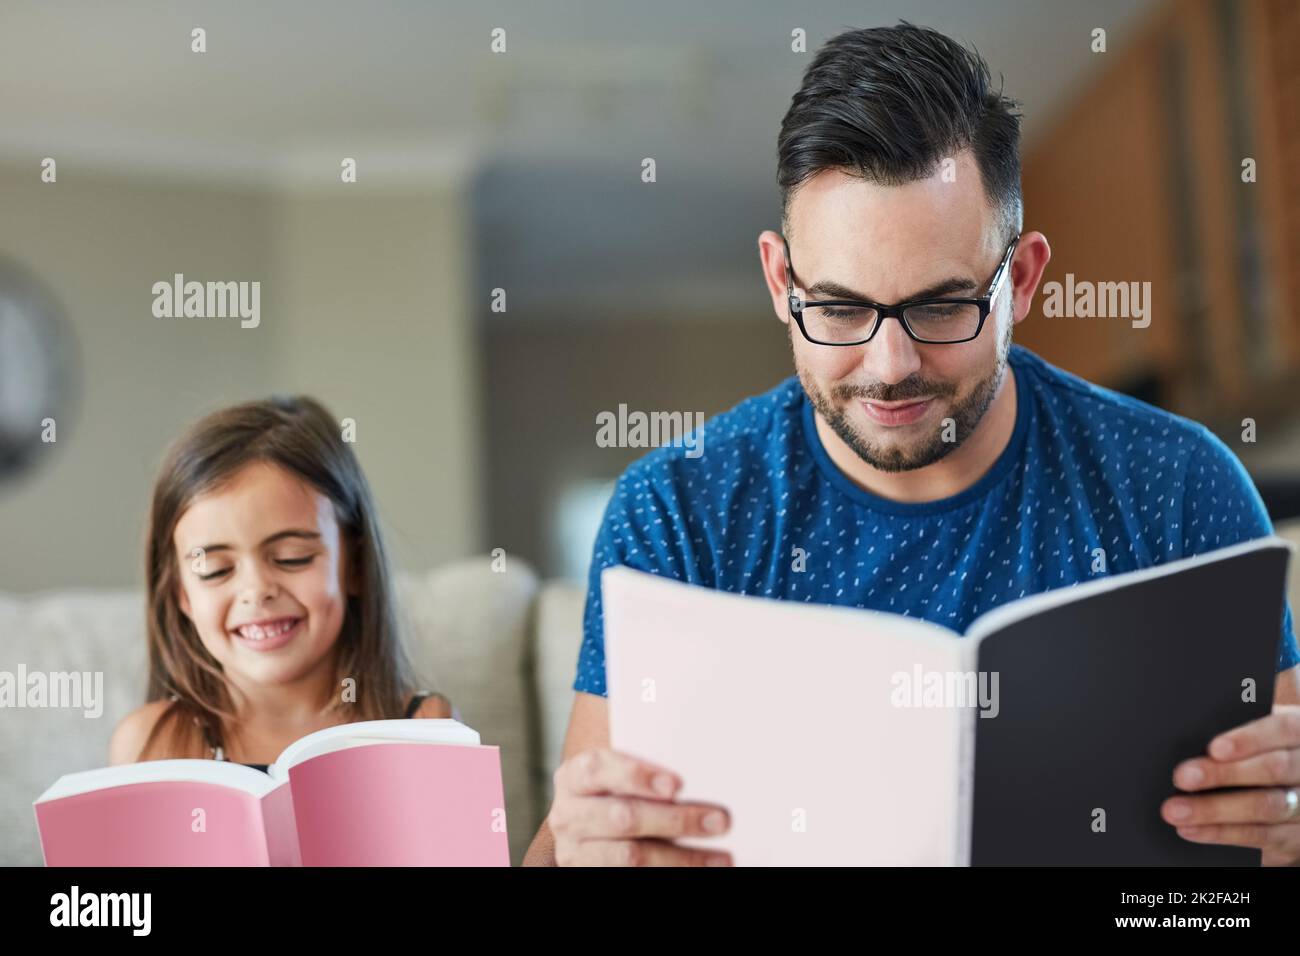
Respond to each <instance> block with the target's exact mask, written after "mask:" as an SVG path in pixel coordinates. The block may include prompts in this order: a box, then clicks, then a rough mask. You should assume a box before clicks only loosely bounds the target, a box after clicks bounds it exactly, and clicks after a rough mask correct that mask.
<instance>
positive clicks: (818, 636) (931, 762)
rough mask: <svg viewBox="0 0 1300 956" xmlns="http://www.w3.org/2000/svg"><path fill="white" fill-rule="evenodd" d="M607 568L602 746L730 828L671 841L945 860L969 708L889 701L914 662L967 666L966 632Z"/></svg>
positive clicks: (811, 855)
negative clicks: (663, 779)
mask: <svg viewBox="0 0 1300 956" xmlns="http://www.w3.org/2000/svg"><path fill="white" fill-rule="evenodd" d="M602 580H603V594H604V608H605V641H606V655H607V657H606V662H607V674H608V687H609V707H610V733H611V742H612V745H613V746H614V748H615V749H617V750H621V751H624V752H628V753H631V754H632V755H634V756H639V757H641V758H643V759H646V760H649V761H651V762H652V763H656V764H659V765H662V766H664V767H666V768H668V769H670V770H672V771H674V772H676V773H678V774H679V775H680V776H681V777H682V780H683V789H682V790H681V791H680V794H679V799H682V800H688V801H690V800H698V801H702V802H707V803H717V804H721V805H723V806H725V807H727V808H728V809H729V811H730V812H731V816H732V829H731V831H730V833H728V834H725V835H723V836H721V837H713V838H706V839H695V840H684V841H681V842H683V843H684V844H685V845H694V846H701V847H714V848H721V849H726V850H728V851H730V852H731V853H732V854H733V857H734V860H735V862H736V863H737V864H738V865H774V866H777V865H795V866H799V865H852V864H874V865H905V864H914V865H950V864H952V863H954V862H955V854H956V848H957V846H958V840H959V836H958V813H959V806H958V801H959V787H958V779H957V773H958V765H959V759H960V758H959V748H960V743H961V719H962V713H963V709H961V708H945V707H925V706H920V705H914V706H900V705H899V703H900V701H901V700H913V701H914V700H915V698H904V697H903V696H902V695H901V694H900V691H901V689H902V688H903V687H904V683H907V682H911V681H912V679H913V676H914V675H915V674H916V673H918V672H919V673H922V674H924V673H929V672H935V671H937V672H941V673H946V672H949V671H954V670H956V669H959V668H961V667H962V666H963V663H962V662H963V661H964V659H965V658H964V656H963V652H962V646H963V644H964V641H963V640H962V639H961V638H959V637H958V636H957V635H955V634H953V633H952V632H950V631H947V630H946V629H944V628H942V627H939V626H938V625H935V624H931V623H928V622H925V621H921V620H919V619H915V618H907V617H902V616H899V615H891V614H880V613H876V612H872V611H862V610H857V609H850V608H841V607H831V606H826V605H817V604H802V603H798V602H792V601H776V600H769V599H765V598H754V597H740V596H737V595H734V594H727V593H724V592H718V591H712V590H709V589H705V588H699V587H692V586H689V585H685V584H682V583H680V582H676V581H673V580H670V579H666V578H661V577H658V576H655V575H649V574H644V573H641V572H638V571H633V570H630V569H628V568H616V569H611V570H608V571H606V572H605V573H604V575H603V578H602ZM897 675H905V682H904V683H896V682H895V680H894V678H895V677H896V676H897ZM918 696H919V695H918Z"/></svg>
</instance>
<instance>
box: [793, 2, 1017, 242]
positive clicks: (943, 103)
mask: <svg viewBox="0 0 1300 956" xmlns="http://www.w3.org/2000/svg"><path fill="white" fill-rule="evenodd" d="M1018 105H1019V104H1017V103H1016V102H1015V101H1014V100H1010V99H1008V98H1007V97H1005V96H1003V95H1002V91H1001V89H998V90H994V89H993V88H992V82H991V80H990V78H989V68H988V65H987V64H986V63H985V62H984V60H983V58H982V57H981V56H980V55H979V53H978V52H977V51H975V50H973V49H967V48H966V47H964V46H962V45H961V44H960V43H957V42H956V41H955V40H952V39H949V38H948V37H946V36H944V35H943V34H942V33H939V32H937V31H935V30H930V29H927V28H925V27H918V26H913V25H912V24H910V23H907V22H905V21H903V22H900V23H899V24H898V26H893V27H874V28H872V29H867V30H850V31H848V32H845V33H841V34H839V35H838V36H835V37H833V38H832V39H830V40H828V41H827V42H826V44H825V45H824V46H823V47H822V48H821V49H820V50H818V51H817V55H816V56H815V57H814V59H813V61H812V63H811V64H810V65H809V67H808V69H807V71H806V72H805V73H804V77H803V85H802V86H801V87H800V88H799V92H797V93H796V94H795V95H794V98H793V99H792V100H791V102H790V109H789V110H788V111H787V112H786V114H785V119H784V120H782V122H781V135H780V137H779V138H778V140H777V155H778V162H777V182H778V183H779V184H780V187H781V222H782V227H783V229H784V230H785V232H786V235H787V236H789V234H790V233H789V218H788V217H789V203H790V200H791V198H792V197H793V195H794V193H795V192H796V191H797V190H798V189H799V187H800V186H802V185H803V184H804V183H805V182H807V181H808V180H809V179H811V178H812V177H814V176H815V175H817V174H818V173H820V172H822V171H823V170H826V169H841V170H843V171H845V172H848V173H851V174H853V175H857V176H860V177H861V178H862V179H864V180H866V181H867V182H872V183H877V184H879V185H882V186H901V185H903V184H905V183H909V182H913V181H915V180H918V179H925V178H928V177H930V176H932V175H934V173H935V171H936V169H937V168H938V166H939V164H940V162H941V161H942V160H943V159H945V158H947V157H953V156H955V154H956V153H958V152H961V151H962V150H965V149H967V148H970V149H971V150H972V151H973V153H974V156H975V161H976V164H977V165H978V167H979V171H980V177H981V178H982V180H983V184H984V192H985V195H986V196H987V197H988V201H989V203H990V204H991V205H992V206H993V207H994V208H995V209H996V210H997V212H998V215H999V221H1000V224H1001V227H1002V229H1003V231H1004V234H1005V235H1004V239H1003V241H1004V242H1009V241H1010V240H1011V237H1012V236H1014V235H1016V234H1017V233H1019V232H1020V229H1021V222H1022V215H1023V213H1022V203H1021V195H1020V114H1019V112H1017V111H1016V108H1017V106H1018Z"/></svg>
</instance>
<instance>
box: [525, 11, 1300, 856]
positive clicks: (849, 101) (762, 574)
mask: <svg viewBox="0 0 1300 956" xmlns="http://www.w3.org/2000/svg"><path fill="white" fill-rule="evenodd" d="M1012 106H1013V104H1012V103H1011V102H1010V101H1009V100H1007V99H1005V98H1004V97H1003V96H1001V94H1000V93H998V92H996V91H994V90H991V89H990V82H989V74H988V69H987V67H986V66H985V64H984V62H983V61H982V60H981V59H980V58H979V56H978V54H975V53H973V52H971V51H968V50H966V49H965V48H963V47H962V46H960V45H958V44H956V43H955V42H953V41H951V40H949V39H948V38H946V37H944V36H942V35H941V34H938V33H936V32H934V31H931V30H925V29H920V28H917V27H913V26H911V25H908V24H900V25H899V26H897V27H892V28H885V29H872V30H859V31H851V32H848V33H844V34H841V35H840V36H838V37H836V38H834V39H832V40H831V41H830V42H829V43H827V44H826V46H825V47H824V48H823V49H822V50H821V51H819V52H818V54H817V56H816V58H815V59H814V61H813V63H812V64H811V66H810V67H809V69H808V71H807V73H806V74H805V76H804V81H803V86H802V88H801V89H800V91H799V92H798V93H797V94H796V95H795V97H794V100H793V102H792V104H791V106H790V109H789V111H788V113H787V114H786V117H785V120H784V123H783V125H782V128H781V134H780V140H779V172H778V180H779V183H780V186H781V190H782V227H783V232H784V237H783V236H782V235H779V234H777V233H774V232H770V231H769V232H764V233H763V234H762V235H760V236H759V242H758V244H759V253H760V258H761V261H762V265H763V274H764V278H765V279H766V280H767V286H768V290H769V292H770V293H771V296H772V305H773V308H774V309H775V311H776V314H777V317H778V318H779V319H780V320H781V321H782V322H785V323H786V325H787V327H788V332H789V335H790V347H791V351H792V354H793V358H794V366H795V369H796V371H797V373H798V375H797V379H796V378H791V379H789V380H787V381H786V382H784V383H782V384H781V385H779V386H778V387H777V388H775V389H773V390H772V391H770V392H768V393H767V394H765V395H760V396H758V397H755V398H751V399H749V400H748V401H745V402H743V403H742V404H740V405H739V406H737V407H736V408H734V409H732V410H731V411H729V412H727V413H725V414H723V415H721V416H719V417H718V418H716V419H714V420H713V421H712V422H710V423H709V424H708V425H706V426H705V432H706V433H707V436H708V448H707V452H706V454H705V455H704V456H703V457H702V458H700V459H698V460H695V461H692V460H687V459H686V458H685V457H684V456H683V454H682V452H681V449H669V448H664V449H659V450H658V451H656V452H654V453H652V454H650V455H648V456H646V457H645V458H643V459H641V460H640V461H638V462H637V463H635V464H634V465H633V466H632V467H631V468H629V469H628V470H627V472H626V473H625V474H624V475H623V476H622V478H621V479H620V481H619V483H618V486H617V488H616V491H615V493H614V495H613V498H612V500H611V501H610V504H609V507H608V510H607V512H606V516H605V520H604V524H603V526H602V529H601V531H600V534H599V537H598V539H597V541H596V547H595V553H594V558H593V561H592V568H591V578H590V584H589V591H588V595H587V607H586V619H585V628H584V629H585V637H584V642H583V646H582V651H581V655H580V660H579V665H578V676H577V680H576V682H575V683H574V689H575V690H576V691H577V695H576V699H575V701H574V707H573V712H572V716H571V719H570V724H569V731H568V736H567V739H566V742H565V747H564V763H563V765H562V766H561V767H560V768H559V770H558V771H557V772H556V774H555V788H556V792H555V800H554V804H553V806H552V809H551V812H550V814H549V816H548V818H547V821H546V823H545V824H544V825H543V826H542V828H541V830H540V831H539V832H538V834H537V836H536V838H535V839H534V841H533V844H532V846H531V847H530V849H529V852H528V855H527V857H526V859H525V862H526V863H528V864H555V863H558V864H561V865H568V864H596V865H619V864H631V865H707V864H714V863H719V864H723V865H726V864H727V863H729V862H730V860H729V858H728V856H727V854H725V853H720V852H717V851H715V850H710V849H697V848H688V847H683V846H680V845H678V844H676V843H674V842H673V841H674V839H676V838H679V837H688V836H706V835H714V834H717V833H719V832H723V831H725V829H726V828H727V826H728V825H729V820H728V817H727V813H726V808H725V807H718V806H712V805H708V804H702V803H686V802H680V801H676V800H674V799H673V796H674V794H675V793H676V792H677V791H678V790H679V789H680V787H681V786H682V781H681V780H680V779H679V778H678V777H677V776H676V775H675V774H674V773H673V772H672V769H671V768H667V767H657V766H652V765H649V764H646V763H645V762H643V761H640V760H637V759H635V758H633V757H630V756H628V755H625V754H620V753H616V752H613V751H611V750H610V749H609V724H608V716H607V703H606V699H605V696H604V695H605V673H604V641H603V631H602V614H601V596H600V572H601V571H602V570H603V569H604V568H606V567H608V566H610V565H614V564H626V565H630V566H632V567H635V568H639V569H642V570H648V571H654V572H656V573H659V574H663V575H670V576H672V577H675V578H679V579H682V580H685V581H689V582H692V583H696V584H700V585H704V586H707V587H712V588H718V589H723V590H728V591H735V592H740V593H747V594H758V595H765V596H770V597H778V598H786V599H790V600H813V601H818V602H822V603H828V604H846V605H851V606H856V607H870V608H877V609H882V610H887V611H893V612H895V613H908V614H912V615H916V616H921V617H924V618H927V619H930V620H934V621H936V622H937V623H940V624H944V625H947V626H949V627H951V628H953V629H954V630H957V631H961V630H964V628H965V627H966V625H967V624H968V623H970V621H971V620H973V619H974V618H975V617H976V616H978V615H979V614H980V613H982V612H984V611H987V610H988V609H989V608H991V607H993V606H995V605H998V604H1000V603H1003V602H1006V601H1008V600H1013V599H1015V598H1019V597H1022V596H1024V595H1027V594H1032V593H1036V592H1039V591H1044V590H1047V589H1049V588H1055V587H1061V586H1066V585H1070V584H1074V583H1077V582H1079V581H1083V580H1087V579H1090V578H1092V577H1094V576H1095V575H1094V572H1093V569H1092V564H1093V561H1094V549H1096V548H1101V549H1103V550H1104V552H1105V555H1106V560H1107V573H1110V574H1115V573H1122V572H1125V571H1131V570H1134V569H1137V568H1141V567H1147V566H1150V565H1152V564H1156V563H1160V562H1165V561H1170V560H1174V559H1177V558H1182V557H1186V556H1188V555H1191V554H1197V553H1202V552H1206V551H1211V550H1215V549H1217V548H1220V547H1225V546H1227V545H1230V544H1233V543H1235V542H1238V541H1242V540H1247V539H1250V538H1256V537H1260V536H1263V535H1266V534H1268V533H1270V531H1271V530H1272V529H1271V526H1270V523H1269V519H1268V516H1267V514H1266V513H1265V511H1264V508H1263V505H1262V503H1261V501H1260V499H1259V496H1258V493H1257V492H1256V491H1255V488H1254V486H1253V485H1252V484H1251V482H1250V479H1249V478H1248V476H1247V475H1246V473H1245V471H1244V469H1243V468H1242V466H1241V464H1240V462H1239V461H1238V460H1237V459H1236V457H1235V456H1234V455H1233V453H1232V452H1231V451H1229V450H1228V448H1227V447H1226V446H1225V445H1224V444H1223V443H1222V442H1221V441H1219V440H1218V439H1217V438H1215V437H1214V436H1213V435H1212V434H1211V433H1210V432H1209V431H1208V430H1207V429H1205V428H1204V427H1203V426H1201V425H1199V424H1197V423H1194V422H1191V421H1188V420H1186V419H1183V418H1180V417H1178V416H1175V415H1171V414H1169V413H1167V412H1163V411H1160V410H1158V409H1156V408H1153V407H1151V406H1149V405H1145V404H1142V403H1140V402H1137V401H1135V400H1132V399H1129V398H1126V397H1124V396H1121V395H1119V394H1117V393H1114V392H1111V391H1108V390H1106V389H1102V388H1099V387H1096V386H1093V385H1091V384H1089V383H1087V382H1085V381H1083V380H1081V379H1079V378H1077V377H1075V376H1072V375H1069V374H1067V373H1065V372H1063V371H1062V370H1060V369H1057V368H1055V367H1053V366H1051V365H1049V364H1047V363H1046V362H1044V361H1043V360H1042V359H1040V358H1038V357H1037V356H1035V355H1033V354H1032V353H1030V352H1028V351H1026V350H1024V349H1023V348H1021V347H1019V346H1015V347H1013V346H1012V345H1011V330H1012V327H1013V325H1014V324H1015V323H1017V322H1020V321H1022V320H1023V319H1024V318H1025V317H1026V316H1027V315H1028V314H1029V310H1030V307H1031V305H1032V302H1033V296H1034V292H1035V290H1036V289H1037V287H1038V283H1039V279H1040V277H1041V276H1042V273H1043V269H1044V267H1045V266H1046V264H1047V261H1048V258H1049V255H1050V250H1049V248H1048V244H1047V240H1046V238H1045V237H1044V236H1043V235H1042V234H1041V233H1037V232H1029V233H1025V234H1021V228H1022V226H1021V220H1022V211H1021V198H1020V164H1019V156H1018V148H1019V120H1018V117H1017V115H1016V114H1015V113H1013V112H1012V111H1011V107H1012ZM828 300H829V301H834V302H837V303H839V304H838V305H832V306H828V305H825V304H824V303H825V302H826V301H828ZM842 300H854V301H853V302H850V303H845V302H843V301H842ZM858 300H867V302H866V303H863V302H860V301H858ZM935 300H937V301H935ZM958 300H964V301H958ZM854 302H856V303H857V304H854ZM819 303H822V304H819ZM868 303H883V304H885V306H884V307H881V308H873V307H872V306H871V305H870V304H868ZM898 303H907V304H908V307H907V308H903V309H900V308H898V307H897V306H896V305H894V306H893V307H890V304H898ZM795 549H802V551H803V553H804V554H805V555H806V558H805V562H806V563H805V565H804V566H803V567H802V568H801V569H800V570H796V568H795V566H796V565H797V564H798V562H797V561H795V560H792V558H793V557H795V556H797V552H796V551H795ZM1297 663H1300V654H1297V650H1296V643H1295V637H1294V634H1293V632H1292V621H1291V612H1290V608H1287V609H1286V611H1285V614H1284V618H1283V620H1282V622H1281V640H1280V643H1279V647H1278V661H1277V667H1278V670H1279V672H1280V673H1279V674H1278V678H1277V692H1276V695H1275V707H1274V711H1273V713H1272V714H1270V715H1269V716H1268V717H1266V718H1263V719H1261V720H1258V721H1255V722H1254V723H1252V724H1247V725H1245V726H1243V727H1239V728H1236V729H1234V730H1233V731H1231V732H1228V733H1225V734H1223V735H1221V736H1220V737H1218V738H1216V739H1215V740H1214V741H1209V742H1207V743H1208V750H1207V754H1206V755H1205V756H1204V757H1201V758H1198V759H1193V760H1188V761H1186V762H1184V763H1183V764H1182V765H1180V766H1179V767H1177V768H1170V769H1171V772H1172V780H1171V798H1170V799H1169V800H1168V801H1166V803H1165V804H1164V805H1163V806H1162V807H1161V814H1162V816H1163V817H1164V819H1165V820H1166V821H1167V822H1168V823H1169V824H1170V825H1171V826H1175V827H1177V828H1178V832H1179V834H1180V835H1182V836H1183V837H1184V838H1185V839H1188V840H1194V841H1202V842H1209V843H1229V844H1238V845H1242V846H1250V847H1258V848H1261V849H1262V850H1263V861H1264V863H1265V864H1287V863H1294V862H1297V861H1300V808H1298V807H1297V799H1298V798H1297V789H1296V788H1298V787H1300V668H1297V666H1296V665H1297ZM772 705H773V711H774V712H776V711H779V709H780V707H781V702H780V700H779V699H777V698H775V697H774V699H773V701H772ZM779 772H780V768H779V767H776V766H774V767H773V773H779ZM1225 786H1233V787H1241V788H1245V789H1241V790H1239V791H1236V792H1233V793H1229V794H1221V795H1217V794H1216V795H1210V794H1199V795H1198V794H1197V793H1196V792H1195V791H1197V790H1201V789H1206V788H1211V787H1225ZM1176 789H1177V790H1181V791H1185V795H1179V794H1176V793H1174V791H1175V790H1176Z"/></svg>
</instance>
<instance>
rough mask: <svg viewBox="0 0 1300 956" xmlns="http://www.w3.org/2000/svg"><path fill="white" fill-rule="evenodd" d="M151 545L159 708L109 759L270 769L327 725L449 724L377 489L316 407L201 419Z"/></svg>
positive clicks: (168, 469) (293, 402)
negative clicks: (419, 671)
mask: <svg viewBox="0 0 1300 956" xmlns="http://www.w3.org/2000/svg"><path fill="white" fill-rule="evenodd" d="M147 549H148V551H147V555H146V559H145V564H146V573H147V582H148V583H147V588H148V607H147V613H148V642H149V688H148V693H147V697H146V700H147V701H148V703H146V704H145V706H143V707H141V708H140V709H139V710H136V711H134V712H133V713H131V714H129V715H127V717H125V718H124V719H123V720H122V722H121V723H120V724H118V726H117V729H116V730H115V731H114V733H113V738H112V742H111V743H110V745H109V750H110V753H109V762H110V763H114V764H118V763H129V762H132V761H137V760H156V759H163V758H172V757H211V758H213V759H216V760H234V761H239V762H240V763H245V764H248V765H250V766H254V767H257V768H259V769H263V770H264V769H265V768H266V766H267V765H268V764H269V763H271V762H272V761H274V760H275V758H276V757H277V756H278V755H279V754H280V752H281V751H282V750H283V749H284V748H285V747H287V746H288V745H289V744H291V743H293V742H294V741H295V740H297V739H298V738H300V737H302V736H304V735H306V734H309V733H312V732H313V731H316V730H321V729H322V728H325V727H330V726H333V725H336V724H342V723H347V722H350V721H356V720H380V719H384V718H390V717H403V716H405V717H450V716H453V711H452V707H451V703H450V702H449V701H448V700H447V698H445V697H443V696H442V695H441V694H419V693H414V691H415V689H416V686H417V685H416V682H415V679H414V677H413V675H412V671H411V665H410V663H409V661H408V659H407V656H406V654H405V652H404V651H403V649H402V645H401V643H400V641H399V638H398V633H397V627H396V618H395V613H394V605H393V596H392V591H391V586H390V582H389V572H388V566H387V560H386V558H385V555H384V548H383V543H382V541H381V539H380V535H379V528H378V525H377V523H376V521H375V507H374V504H373V502H372V501H371V497H370V489H369V487H368V485H367V484H366V479H365V476H364V475H363V474H362V472H361V467H360V465H359V464H358V463H357V459H356V457H355V456H354V455H353V453H352V450H351V449H350V448H349V447H348V445H347V443H345V442H344V441H343V440H342V437H341V435H340V432H339V426H338V424H337V423H336V422H335V420H334V418H333V416H331V415H330V414H329V412H327V411H326V410H325V409H324V408H323V407H322V406H321V405H320V404H319V403H317V402H316V401H314V400H312V399H310V398H274V399H269V400H267V401H261V402H249V403H247V404H243V405H237V406H235V407H233V408H227V409H225V410H223V411H219V412H216V413H214V414H212V415H209V416H208V417H206V418H204V419H202V420H201V421H199V422H198V423H197V424H196V425H194V426H193V427H192V428H191V429H190V430H189V431H188V432H187V433H186V434H185V435H184V436H183V437H182V438H181V439H180V441H179V442H177V444H176V445H175V447H173V448H172V450H171V451H170V453H169V454H168V456H167V458H166V461H165V462H164V464H163V468H162V473H161V475H160V476H159V478H158V482H157V484H156V485H155V487H154V494H153V505H152V508H151V514H150V522H149V533H148V542H147ZM455 716H459V715H455Z"/></svg>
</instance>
